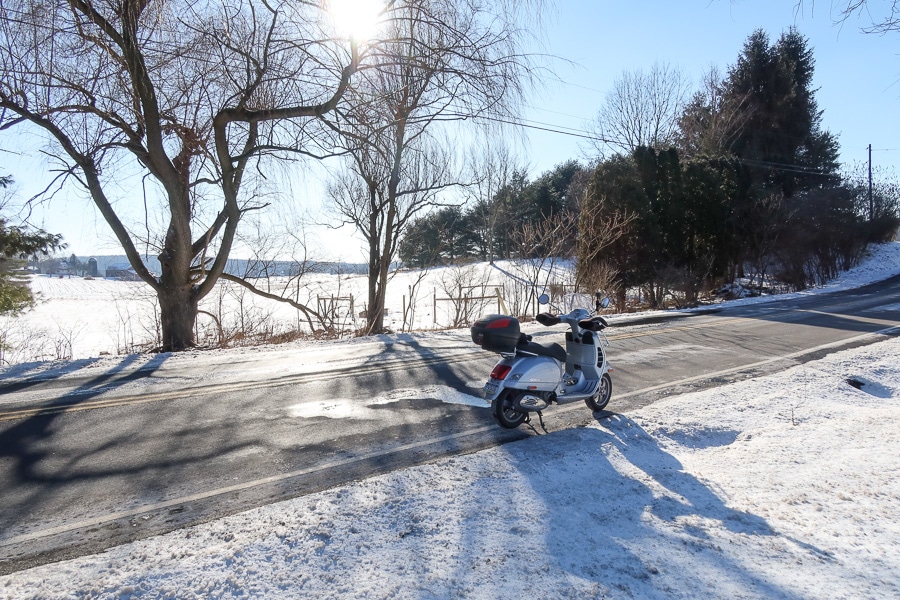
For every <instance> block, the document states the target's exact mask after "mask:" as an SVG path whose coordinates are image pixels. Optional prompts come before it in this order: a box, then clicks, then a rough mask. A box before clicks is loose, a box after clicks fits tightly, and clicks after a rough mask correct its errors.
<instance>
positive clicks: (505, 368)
mask: <svg viewBox="0 0 900 600" xmlns="http://www.w3.org/2000/svg"><path fill="white" fill-rule="evenodd" d="M510 370H512V367H511V366H509V365H497V366H496V367H494V370H493V371H491V379H506V376H507V375H509V372H510Z"/></svg>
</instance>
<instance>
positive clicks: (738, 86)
mask: <svg viewBox="0 0 900 600" xmlns="http://www.w3.org/2000/svg"><path fill="white" fill-rule="evenodd" d="M814 70H815V60H814V58H813V53H812V50H811V49H810V48H809V47H808V43H807V40H806V38H804V37H803V36H802V35H801V34H800V33H799V32H798V31H797V30H796V29H794V28H791V29H789V30H788V31H786V32H785V33H783V34H782V35H781V37H780V38H779V39H778V41H777V42H776V43H775V44H774V45H770V43H769V38H768V36H767V35H766V33H765V32H764V31H762V30H757V31H755V32H753V34H751V35H750V37H749V38H748V39H747V41H746V42H745V44H744V49H743V51H742V52H741V55H740V56H739V57H738V61H737V63H736V64H735V65H734V66H733V67H731V69H730V70H729V73H728V78H727V80H726V81H725V82H724V87H725V96H726V98H727V101H726V104H727V105H729V106H734V105H738V104H739V105H740V106H741V107H742V108H741V110H742V111H743V112H744V114H745V115H746V118H745V119H744V120H742V121H741V122H740V129H739V130H738V131H735V132H734V135H733V136H731V137H730V139H731V140H733V141H731V146H730V148H729V150H730V151H731V153H732V154H733V155H734V156H737V157H738V158H740V159H742V160H743V161H744V163H745V164H746V165H747V166H748V167H750V168H751V169H752V171H753V179H754V182H755V183H756V184H757V185H759V186H761V187H762V188H764V190H765V193H764V194H761V195H765V194H767V193H771V192H781V193H783V194H784V195H785V196H792V195H793V194H794V193H796V192H798V191H803V190H808V189H812V188H821V187H827V186H831V185H834V184H836V183H837V181H838V178H837V168H838V162H837V155H838V145H837V141H836V139H835V138H834V136H833V135H831V133H829V132H827V131H823V130H822V111H821V110H819V108H818V104H817V103H816V100H815V90H814V89H813V88H812V79H813V73H814Z"/></svg>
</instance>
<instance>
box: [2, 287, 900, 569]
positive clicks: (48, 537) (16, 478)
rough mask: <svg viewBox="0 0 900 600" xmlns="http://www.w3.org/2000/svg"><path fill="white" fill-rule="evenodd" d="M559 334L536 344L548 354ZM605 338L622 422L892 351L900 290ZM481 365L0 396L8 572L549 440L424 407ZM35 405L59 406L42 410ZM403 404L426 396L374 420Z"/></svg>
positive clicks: (13, 390)
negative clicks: (867, 353) (324, 404)
mask: <svg viewBox="0 0 900 600" xmlns="http://www.w3.org/2000/svg"><path fill="white" fill-rule="evenodd" d="M561 331H562V329H560V328H554V329H553V330H552V331H546V332H539V333H538V334H537V335H536V336H535V337H536V339H537V340H538V341H554V340H558V339H559V338H560V337H561V335H562V334H561V333H560V332H561ZM607 333H608V336H609V339H610V342H611V345H610V348H609V355H610V360H611V362H612V364H613V367H614V369H615V370H614V372H613V397H612V401H611V402H610V404H609V406H608V410H609V411H612V412H626V411H629V410H633V409H635V408H638V407H641V406H644V405H647V404H649V403H652V402H653V401H655V400H656V399H658V398H660V397H663V396H667V395H671V394H678V393H682V392H686V391H694V390H698V389H704V388H708V387H713V386H717V385H722V384H725V383H728V382H731V381H735V380H739V379H743V378H747V377H754V376H759V375H764V374H767V373H772V372H776V371H779V370H782V369H785V368H788V367H790V366H793V365H796V364H798V363H801V362H805V361H808V360H812V359H815V358H818V357H821V356H823V355H825V354H828V353H830V352H833V351H836V350H840V349H844V348H848V347H854V346H859V345H864V344H870V343H873V342H876V341H879V340H882V339H885V336H894V335H897V334H898V333H900V277H897V278H894V279H891V280H888V281H886V282H882V283H879V284H875V285H872V286H868V287H866V288H861V289H859V290H854V291H851V292H840V293H835V294H829V295H818V296H812V297H806V298H802V299H793V300H784V301H779V302H771V303H766V304H761V305H755V306H747V307H743V308H741V307H735V308H729V309H727V310H722V311H719V312H712V313H707V314H699V315H695V316H690V317H681V318H675V319H659V320H656V321H651V322H647V321H638V322H636V323H634V324H631V325H624V324H623V325H619V326H616V327H612V328H610V329H609V330H607ZM348 348H349V349H350V351H352V347H348ZM413 350H415V349H414V348H413ZM469 350H470V349H468V348H466V349H463V350H462V351H461V349H460V348H454V349H453V351H452V352H449V351H448V352H447V353H446V355H442V353H441V352H440V351H439V350H435V349H434V348H431V349H422V351H421V352H420V353H418V354H417V353H415V352H413V353H412V354H409V353H407V354H405V355H403V356H402V357H401V358H402V359H398V360H391V359H388V361H387V362H384V361H371V362H366V361H363V362H362V363H360V364H357V365H355V366H354V367H353V368H352V369H349V370H341V369H338V368H335V369H331V370H326V371H325V372H324V374H309V373H307V374H294V375H289V376H285V377H281V378H277V379H270V380H268V381H254V382H234V381H231V382H225V383H218V384H217V383H207V384H204V385H203V386H193V387H191V388H190V389H188V390H186V391H185V390H184V389H183V388H182V389H179V387H180V386H178V385H173V386H170V387H168V388H166V387H165V386H161V388H160V389H161V391H158V392H153V393H146V392H144V393H141V394H140V395H128V394H127V393H118V394H116V393H111V392H110V391H109V389H110V388H109V386H106V387H104V386H102V385H100V383H102V382H99V383H98V382H96V381H95V382H92V385H95V386H96V389H97V390H98V392H97V393H95V394H84V393H81V394H78V395H74V394H73V390H72V389H71V386H73V385H75V384H73V383H71V382H68V383H66V382H61V381H41V382H17V383H15V384H7V385H4V384H3V383H0V396H4V397H5V399H6V400H10V402H4V403H3V405H2V408H0V482H2V485H0V507H2V508H0V573H9V572H13V571H16V570H19V569H23V568H27V567H30V566H34V565H37V564H42V563H46V562H51V561H56V560H61V559H64V558H69V557H73V556H78V555H82V554H86V553H93V552H97V551H99V550H102V549H104V548H108V547H111V546H114V545H118V544H121V543H125V542H128V541H131V540H135V539H140V538H144V537H148V536H151V535H156V534H159V533H163V532H166V531H171V530H173V529H177V528H180V527H184V526H187V525H191V524H196V523H200V522H204V521H209V520H212V519H215V518H219V517H221V516H224V515H227V514H233V513H235V512H239V511H242V510H246V509H248V508H252V507H255V506H260V505H264V504H268V503H271V502H274V501H278V500H282V499H287V498H291V497H295V496H299V495H303V494H307V493H311V492H315V491H317V490H322V489H326V488H329V487H333V486H335V485H339V484H342V483H346V482H349V481H353V480H356V479H360V478H365V477H369V476H371V475H373V474H378V473H384V472H388V471H391V470H393V469H397V468H401V467H405V466H409V465H414V464H420V463H423V462H428V461H431V460H434V459H436V458H438V457H442V456H448V455H454V454H464V453H469V452H474V451H477V450H480V449H483V448H486V447H490V446H494V445H497V444H502V443H506V442H509V441H513V440H520V439H524V438H528V437H530V436H532V435H538V434H542V433H543V431H531V430H528V429H527V428H524V427H523V428H520V429H517V430H513V431H509V430H503V429H501V428H499V427H498V426H496V425H495V424H494V423H493V421H492V419H491V416H490V413H489V410H488V408H487V407H486V405H485V407H484V408H481V407H474V406H466V405H461V404H450V403H446V402H442V401H441V400H439V399H437V398H435V397H429V391H428V390H429V389H433V387H434V386H435V385H440V386H447V387H449V388H453V389H457V390H460V391H463V392H465V393H469V394H476V393H477V392H476V391H475V390H474V389H473V386H474V385H477V384H478V383H480V382H483V381H484V380H485V379H486V378H487V374H488V373H489V372H490V370H491V368H492V365H493V363H494V362H495V361H496V358H497V357H496V356H494V355H492V354H490V353H487V352H484V351H481V350H480V349H478V348H476V347H474V346H472V348H471V351H469ZM410 356H413V357H414V358H410ZM145 376H146V374H142V373H141V372H137V373H133V374H131V375H129V376H128V377H127V378H123V380H124V379H129V378H131V379H134V378H141V377H145ZM82 386H84V384H83V383H82ZM35 390H37V391H41V390H43V392H44V396H46V394H47V393H51V396H52V399H51V400H49V401H48V400H46V398H45V399H43V400H40V401H37V400H35V401H32V400H30V399H29V398H30V396H28V393H30V392H32V391H35ZM100 390H102V392H101V391H100ZM397 390H407V391H408V390H421V392H420V393H404V394H401V395H400V398H399V399H397V398H393V400H394V401H392V402H389V403H374V404H373V399H374V398H391V395H392V394H396V393H397ZM432 395H434V394H432ZM322 399H329V400H335V399H338V400H339V401H336V402H333V403H332V404H333V408H334V410H337V411H340V410H344V411H346V412H345V413H342V415H343V416H350V417H351V418H330V416H323V415H322V414H321V407H318V408H317V410H314V411H310V410H309V409H310V407H312V408H316V407H317V406H318V405H319V403H321V401H322ZM317 411H318V412H317ZM608 414H610V413H609V412H606V413H602V414H598V415H594V414H592V413H591V412H590V411H589V410H588V409H587V408H586V407H585V406H584V404H582V403H575V404H568V405H563V406H560V407H552V408H551V409H548V410H547V411H546V413H545V417H544V420H545V424H546V428H547V430H548V431H551V432H552V431H554V430H560V429H563V428H568V427H578V426H582V425H584V424H586V423H588V422H589V421H591V420H592V419H598V418H603V417H604V415H608ZM342 415H335V416H342Z"/></svg>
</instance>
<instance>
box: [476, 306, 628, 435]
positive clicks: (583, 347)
mask: <svg viewBox="0 0 900 600" xmlns="http://www.w3.org/2000/svg"><path fill="white" fill-rule="evenodd" d="M539 300H540V302H541V304H547V303H549V297H547V295H546V294H544V295H542V296H541V297H540V299H539ZM599 306H600V307H602V308H606V307H607V306H609V298H606V299H604V300H603V302H601V303H600V305H599ZM536 319H537V321H538V322H539V323H540V324H541V325H544V326H547V327H550V326H553V325H558V324H559V323H566V324H567V325H568V326H569V329H570V331H567V332H566V347H565V348H563V347H562V346H560V345H559V344H556V343H553V344H546V345H545V344H538V343H537V342H533V341H532V340H531V336H530V335H525V334H524V333H521V332H520V331H519V321H518V320H517V319H515V318H514V317H509V316H505V315H488V316H486V317H482V318H481V319H479V320H478V321H476V322H475V323H474V324H473V325H472V327H471V333H472V341H473V342H475V343H476V344H478V345H479V346H481V347H482V348H483V349H484V350H490V351H491V352H498V353H499V354H500V356H501V357H502V358H501V360H500V362H498V363H497V366H495V367H494V370H493V371H491V378H490V380H489V381H488V382H487V383H486V384H485V386H484V397H485V399H486V400H488V401H489V402H490V403H491V408H492V411H493V414H494V418H496V419H497V422H498V423H500V425H501V426H503V427H506V428H508V429H514V428H516V427H518V426H519V425H521V424H522V423H528V422H530V421H531V418H530V413H537V415H538V419H540V421H541V426H542V427H543V424H544V422H543V418H542V412H541V411H543V410H544V409H545V408H547V407H548V406H550V405H551V404H553V403H554V402H556V403H557V404H560V403H569V402H574V401H577V400H584V402H585V404H587V406H588V408H590V409H591V410H593V411H601V410H603V409H604V408H606V405H607V404H608V403H609V399H610V397H611V396H612V378H611V377H610V376H609V371H610V366H609V361H607V359H606V352H604V350H603V348H604V347H605V346H608V345H609V341H608V340H607V339H606V335H605V334H604V333H603V329H605V328H606V327H608V326H609V325H608V323H607V322H606V320H605V319H604V318H603V317H601V316H593V317H592V316H591V313H590V312H589V311H587V310H586V309H584V308H576V309H575V310H573V311H572V312H570V313H568V314H565V315H551V314H549V313H541V314H539V315H537V317H536Z"/></svg>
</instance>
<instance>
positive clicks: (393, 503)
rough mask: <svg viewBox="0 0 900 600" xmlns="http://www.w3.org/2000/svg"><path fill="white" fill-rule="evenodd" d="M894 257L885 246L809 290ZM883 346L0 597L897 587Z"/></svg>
mask: <svg viewBox="0 0 900 600" xmlns="http://www.w3.org/2000/svg"><path fill="white" fill-rule="evenodd" d="M897 273H900V244H897V243H894V244H888V245H885V246H882V247H880V248H879V249H877V251H876V252H875V253H874V254H873V256H872V257H871V258H870V259H869V260H868V261H867V262H866V263H864V264H863V265H862V266H861V267H860V268H858V269H856V270H854V272H851V273H848V274H846V275H845V276H844V277H842V278H841V279H840V280H839V281H836V282H834V283H833V284H832V285H831V286H829V287H828V288H826V289H827V290H829V291H830V290H834V289H843V288H849V287H855V286H859V285H862V284H864V283H867V282H870V281H877V280H880V279H884V278H886V277H888V276H890V275H894V274H897ZM806 293H816V291H810V292H806ZM759 301H763V299H750V300H743V301H740V302H741V303H748V302H759ZM420 335H430V334H420ZM460 335H461V334H460ZM375 347H376V345H375V344H372V345H371V348H375ZM293 348H294V350H293V351H294V352H295V353H297V354H296V355H295V357H296V356H297V355H299V356H300V357H301V358H302V357H304V356H307V357H309V356H312V355H313V354H314V353H317V354H321V350H322V348H323V346H321V345H320V346H317V347H312V346H310V347H308V348H306V349H304V345H303V344H298V345H296V346H294V347H293ZM366 348H369V346H368V345H367V346H366ZM371 348H370V349H371ZM285 350H286V348H285V347H283V346H281V347H278V348H274V349H272V354H273V357H274V356H277V357H281V355H282V354H283V353H284V352H285ZM367 351H368V350H367ZM611 351H612V352H615V348H612V349H611ZM229 352H241V351H218V352H215V353H200V354H198V355H196V356H195V357H194V358H191V357H189V356H185V357H184V359H185V360H188V359H190V360H194V361H196V368H197V369H198V370H201V371H202V369H203V365H204V364H205V362H206V361H222V360H224V359H227V356H228V355H229ZM255 352H263V353H265V352H267V350H265V349H256V350H255ZM181 362H182V361H176V363H181ZM898 365H900V339H896V338H894V339H889V340H886V341H883V342H879V343H877V344H874V345H871V346H866V347H863V348H859V349H855V350H849V351H844V352H839V353H835V354H832V355H829V356H827V357H826V358H824V359H822V360H819V361H815V362H811V363H807V364H804V365H800V366H797V367H794V368H792V369H790V370H788V371H785V372H781V373H777V374H773V375H771V376H768V377H763V378H759V379H754V380H748V381H744V382H741V383H736V384H732V385H728V386H724V387H719V388H715V389H711V390H707V391H704V392H699V393H695V394H690V395H684V396H678V397H672V398H668V399H666V400H663V401H660V402H657V403H655V404H653V405H651V406H649V407H646V408H643V409H641V410H638V411H635V412H630V413H626V414H614V415H612V416H610V417H608V418H605V419H603V420H601V421H599V422H598V423H596V424H593V425H591V426H590V427H586V428H582V429H576V430H569V431H554V432H551V433H550V434H549V435H545V436H540V437H532V438H529V439H527V440H525V441H522V442H517V443H513V444H508V445H505V446H503V447H500V448H494V449H490V450H487V451H483V452H479V453H477V454H472V455H468V456H459V457H453V458H449V459H445V460H441V461H438V462H435V463H432V464H429V465H424V466H420V467H414V468H410V469H405V470H401V471H397V472H394V473H390V474H388V475H384V476H379V477H374V478H370V479H367V480H363V481H360V482H356V483H353V484H350V485H346V486H342V487H339V488H335V489H332V490H328V491H325V492H321V493H317V494H313V495H309V496H305V497H302V498H297V499H294V500H290V501H287V502H282V503H279V504H273V505H269V506H265V507H262V508H258V509H254V510H251V511H247V512H245V513H241V514H238V515H234V516H231V517H227V518H225V519H221V520H218V521H215V522H211V523H207V524H204V525H199V526H196V527H191V528H188V529H184V530H180V531H175V532H172V533H169V534H166V535H163V536H159V537H155V538H151V539H147V540H143V541H139V542H134V543H131V544H127V545H124V546H120V547H117V548H113V549H111V550H108V551H106V552H103V553H101V554H97V555H93V556H86V557H82V558H78V559H74V560H70V561H65V562H62V563H57V564H52V565H46V566H43V567H38V568H34V569H30V570H27V571H22V572H18V573H14V574H12V575H8V576H4V577H0V597H3V598H11V599H20V598H22V599H24V598H35V599H38V598H41V599H54V598H109V599H112V598H409V599H425V598H429V599H432V598H433V599H438V598H485V599H495V598H510V599H512V598H516V599H517V598H525V597H531V598H606V597H609V598H722V599H726V598H727V599H731V598H785V599H796V598H808V599H817V600H818V599H822V598H828V599H831V598H847V599H857V598H872V599H876V598H877V599H882V598H898V597H900V456H898V453H897V449H898V448H900V369H898ZM234 369H235V370H238V371H239V369H240V367H239V366H235V367H234ZM14 371H15V369H8V370H6V371H4V372H5V373H7V374H12V372H14ZM4 372H0V374H3V373H4ZM234 376H235V377H239V376H240V373H235V374H234ZM850 379H852V380H853V381H854V382H856V385H855V386H853V385H850V383H848V380H850ZM857 388H861V389H857ZM335 416H336V417H337V416H339V415H335Z"/></svg>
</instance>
